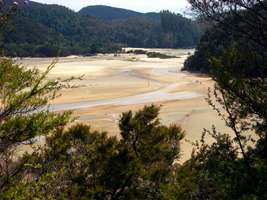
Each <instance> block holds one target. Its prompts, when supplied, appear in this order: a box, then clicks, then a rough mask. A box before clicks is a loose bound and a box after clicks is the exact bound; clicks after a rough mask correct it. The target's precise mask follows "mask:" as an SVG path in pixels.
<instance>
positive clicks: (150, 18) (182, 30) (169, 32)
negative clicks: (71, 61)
mask: <svg viewBox="0 0 267 200" xmlns="http://www.w3.org/2000/svg"><path fill="white" fill-rule="evenodd" d="M88 9H89V8H86V9H82V10H81V11H80V12H79V13H76V12H74V11H72V10H70V9H68V8H65V7H62V6H57V5H45V4H39V3H35V2H31V1H30V2H29V3H27V4H23V5H19V6H18V8H17V11H16V12H15V13H14V16H13V19H12V20H10V21H9V23H8V24H7V25H6V26H5V28H4V30H3V31H2V34H1V40H0V41H1V43H0V44H1V49H2V54H4V55H6V56H19V57H23V56H67V55H71V54H82V55H91V54H95V53H109V52H115V51H118V50H120V48H121V47H150V48H152V47H161V48H192V47H194V46H195V45H196V44H197V42H198V41H199V38H200V35H201V30H200V27H199V26H198V24H197V23H195V22H194V21H192V20H190V19H187V18H184V17H183V16H181V15H179V14H174V13H171V12H168V11H163V12H161V13H157V14H155V13H148V14H141V13H140V14H138V13H137V12H133V11H129V10H122V9H115V8H110V7H92V8H91V9H90V10H88ZM86 10H88V12H89V11H90V12H91V13H92V15H88V12H85V11H86ZM85 13H87V14H85ZM96 13H98V16H96ZM101 13H102V14H103V13H105V15H106V17H108V18H110V19H116V20H112V21H107V20H105V16H102V17H101ZM122 13H123V14H122ZM133 13H136V14H133Z"/></svg>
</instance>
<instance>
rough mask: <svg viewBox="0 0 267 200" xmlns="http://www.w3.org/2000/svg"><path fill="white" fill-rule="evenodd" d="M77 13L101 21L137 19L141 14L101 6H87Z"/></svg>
mask: <svg viewBox="0 0 267 200" xmlns="http://www.w3.org/2000/svg"><path fill="white" fill-rule="evenodd" d="M79 13H80V14H83V15H91V16H94V17H97V18H100V19H103V20H116V19H127V18H129V17H137V16H141V15H142V13H139V12H135V11H132V10H127V9H122V8H114V7H110V6H103V5H98V6H88V7H85V8H82V9H81V10H80V11H79Z"/></svg>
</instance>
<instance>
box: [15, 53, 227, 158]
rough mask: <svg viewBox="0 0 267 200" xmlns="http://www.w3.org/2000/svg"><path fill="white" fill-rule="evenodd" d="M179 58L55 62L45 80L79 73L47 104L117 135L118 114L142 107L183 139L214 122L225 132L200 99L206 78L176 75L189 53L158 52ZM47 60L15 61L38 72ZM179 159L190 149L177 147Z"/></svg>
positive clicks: (122, 57) (204, 93)
mask: <svg viewBox="0 0 267 200" xmlns="http://www.w3.org/2000/svg"><path fill="white" fill-rule="evenodd" d="M157 51H159V52H162V53H167V54H170V55H175V56H177V57H178V58H173V59H158V58H147V57H146V56H144V55H133V54H132V55H131V54H129V55H126V54H121V55H118V56H114V55H97V56H94V57H76V56H71V57H66V58H59V61H58V63H57V64H56V67H55V69H53V71H52V72H51V74H50V75H49V78H50V79H55V78H58V77H60V78H67V77H71V76H81V75H84V78H83V80H81V81H73V83H72V84H74V85H77V86H78V87H77V88H73V89H66V90H63V91H62V95H61V96H60V97H59V98H58V99H56V100H55V101H54V102H51V104H52V106H51V109H53V110H55V111H62V110H66V109H71V110H74V116H76V117H78V119H77V120H76V121H77V122H82V123H86V124H89V125H91V126H92V128H93V129H97V130H101V131H107V132H108V133H109V134H110V135H112V136H113V135H116V136H119V130H118V126H117V123H118V120H119V118H120V115H121V113H122V112H125V111H128V110H130V109H132V110H137V109H141V108H142V107H143V106H144V105H146V104H152V103H154V104H157V105H159V106H162V109H161V113H160V118H161V119H162V122H163V123H164V124H167V125H168V124H173V123H174V124H178V125H181V126H182V128H183V129H184V130H185V131H186V140H190V141H195V140H197V139H199V138H200V136H201V133H202V131H203V128H211V126H212V125H213V124H214V125H216V126H217V127H218V129H219V130H221V131H225V124H224V122H223V121H221V120H220V119H219V118H218V117H217V114H216V113H215V112H214V111H213V110H212V109H211V108H210V107H209V105H208V104H207V102H206V101H205V98H206V97H207V90H208V88H209V87H213V82H212V80H211V79H210V78H208V77H200V76H197V75H193V74H190V73H186V72H181V68H182V66H183V63H184V60H185V59H186V58H187V57H188V55H189V53H192V52H193V50H171V49H168V50H160V49H158V50H157ZM51 61H52V59H50V58H25V59H22V60H19V61H18V62H20V63H22V64H23V65H25V66H27V67H29V68H32V67H38V69H40V70H41V71H43V70H45V68H46V67H47V66H48V65H49V64H50V63H51ZM182 150H183V157H182V159H181V160H182V161H183V160H186V159H188V158H189V156H190V154H191V151H192V146H191V145H190V144H189V143H187V142H186V141H184V142H183V144H182Z"/></svg>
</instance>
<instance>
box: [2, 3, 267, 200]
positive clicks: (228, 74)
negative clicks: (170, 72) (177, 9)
mask: <svg viewBox="0 0 267 200" xmlns="http://www.w3.org/2000/svg"><path fill="white" fill-rule="evenodd" d="M188 2H189V3H190V5H191V10H192V12H194V14H195V15H197V16H198V17H204V18H205V20H208V21H209V22H210V25H211V26H212V27H211V28H210V30H209V32H207V33H206V35H205V36H203V38H202V40H201V41H202V42H201V43H202V44H201V45H203V42H204V41H206V43H205V45H207V47H212V48H215V49H216V53H212V54H209V53H207V54H201V56H202V58H203V59H205V60H206V61H205V62H207V63H208V64H209V69H208V70H204V69H203V70H201V71H203V72H204V71H206V72H208V75H209V76H210V77H211V78H212V79H213V81H214V83H215V86H214V88H211V89H209V90H208V91H207V92H208V96H207V102H208V103H209V105H210V106H211V107H212V108H213V109H214V110H215V111H216V112H217V114H218V116H220V117H221V118H222V120H224V122H225V126H227V127H228V130H226V132H220V130H219V129H218V127H215V126H212V127H203V132H202V133H201V132H200V133H199V135H200V136H202V137H201V140H199V141H195V142H193V143H192V144H193V146H194V150H193V151H192V154H191V157H190V159H189V160H188V161H186V162H185V163H180V162H179V159H180V158H181V156H182V151H183V150H182V149H181V145H180V144H181V141H182V140H183V139H184V136H185V134H187V133H185V132H184V131H183V130H182V129H181V128H180V127H179V126H177V125H169V126H165V125H163V124H162V123H161V120H160V118H159V112H160V108H159V107H157V106H154V105H148V106H145V107H144V108H143V109H141V110H139V111H136V112H133V111H128V112H125V113H122V115H121V117H120V120H119V122H118V126H119V130H120V132H119V133H120V138H117V137H108V133H105V132H104V133H103V132H99V131H93V130H91V128H90V127H89V126H87V125H83V124H76V125H73V124H72V122H73V120H72V115H71V112H63V113H53V112H50V111H49V110H46V109H43V108H44V107H45V106H46V105H47V104H48V102H49V101H50V100H53V99H55V98H56V97H57V96H58V93H59V92H60V90H61V89H64V88H68V87H70V85H69V81H71V80H73V79H75V78H70V79H66V80H60V81H59V80H48V79H47V78H46V77H47V75H48V74H49V73H50V71H51V70H52V69H53V68H54V67H55V64H56V63H55V62H54V63H51V65H50V66H48V67H47V70H46V71H45V72H43V73H40V72H39V71H38V70H37V69H27V68H25V67H23V66H21V65H18V64H16V63H15V62H14V61H13V60H12V59H7V58H1V59H0V92H1V93H0V102H1V103H0V199H3V200H10V199H14V200H47V199H48V200H65V199H66V200H266V199H267V190H266V188H267V82H266V74H265V72H266V63H267V62H266V53H267V36H266V32H267V18H266V17H265V16H267V4H266V1H265V0H263V1H261V0H259V1H258V0H257V1H251V0H242V1H232V0H189V1H188ZM37 5H38V4H37ZM16 6H17V5H16V4H14V5H13V6H11V8H9V9H7V10H6V9H3V6H2V4H1V3H0V10H1V13H0V27H1V29H5V27H6V23H7V22H8V21H9V23H10V22H11V21H12V17H13V13H14V12H16ZM70 12H71V11H70ZM71 13H72V12H71ZM74 16H76V15H74ZM171 16H173V15H171ZM169 17H170V16H169ZM10 20H11V21H10ZM43 20H44V21H45V18H44V19H43ZM57 25H59V24H57ZM32 28H34V27H32ZM61 28H62V27H61ZM165 28H166V29H169V26H167V27H165ZM58 30H60V26H59V28H58ZM62 30H63V29H62ZM64 30H65V29H64ZM44 31H50V29H44ZM66 31H67V30H66ZM67 32H68V31H67ZM221 34H223V35H224V36H227V37H226V38H225V39H223V37H221V36H222V35H221ZM208 35H212V37H208ZM212 38H213V39H212ZM217 38H218V39H217ZM213 40H214V42H215V43H214V44H212V41H213ZM221 40H222V41H221ZM207 41H208V43H207ZM245 41H246V42H245ZM217 42H218V43H217ZM219 44H220V45H219ZM202 47H203V46H202ZM220 47H221V48H220ZM203 48H204V47H203ZM200 49H201V50H204V49H202V48H200V46H199V48H198V51H197V52H196V54H195V56H197V55H198V52H200ZM191 59H192V58H191ZM197 62H198V61H195V63H197ZM199 63H201V62H199ZM194 71H198V70H195V69H194ZM103 123H104V122H103ZM192 126H194V124H192ZM38 136H45V138H46V142H45V144H46V145H44V146H40V147H36V148H34V149H33V152H31V153H27V154H24V155H21V156H20V157H18V155H17V152H16V148H17V147H18V146H19V145H20V144H21V143H25V142H27V143H28V144H30V145H32V144H34V139H36V137H38ZM207 136H209V137H211V138H213V140H212V141H209V142H207Z"/></svg>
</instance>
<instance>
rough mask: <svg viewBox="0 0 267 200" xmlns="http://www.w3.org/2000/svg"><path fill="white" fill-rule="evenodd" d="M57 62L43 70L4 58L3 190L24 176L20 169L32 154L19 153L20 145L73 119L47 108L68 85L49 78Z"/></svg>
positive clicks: (0, 120) (0, 108)
mask: <svg viewBox="0 0 267 200" xmlns="http://www.w3.org/2000/svg"><path fill="white" fill-rule="evenodd" d="M53 66H54V64H51V66H49V67H48V68H47V71H46V72H44V73H42V74H40V73H39V72H38V71H37V70H36V69H33V70H28V69H26V68H24V67H22V66H19V65H17V64H15V63H14V62H13V61H11V60H9V59H1V60H0V91H1V93H0V175H1V176H0V188H1V189H0V191H4V190H6V189H7V188H8V187H9V184H10V183H11V182H13V181H15V180H20V179H21V178H22V177H21V176H19V173H20V172H21V171H23V165H24V163H25V162H26V160H27V159H28V158H27V156H25V157H24V156H23V157H21V158H18V157H17V156H16V154H15V151H16V148H17V146H18V145H20V144H22V142H28V143H31V141H32V139H34V138H35V137H36V136H40V135H43V136H44V135H48V134H50V133H51V132H54V131H56V130H57V129H58V128H59V127H61V126H64V125H65V124H66V123H67V122H68V121H69V113H62V114H54V113H49V112H48V111H46V109H45V106H46V104H47V103H48V101H49V100H52V99H54V98H55V97H56V94H57V92H58V90H59V89H60V88H62V87H64V83H63V82H62V83H60V82H56V81H47V80H45V77H46V75H47V73H49V71H50V70H51V69H52V68H53ZM66 81H67V80H66ZM14 160H19V162H18V163H16V162H15V161H14Z"/></svg>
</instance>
